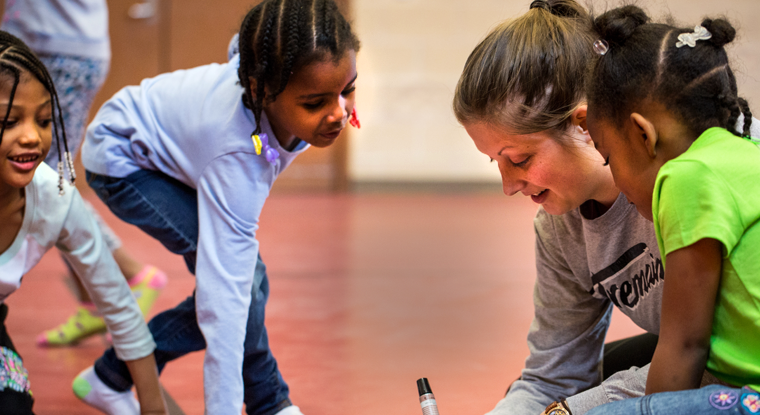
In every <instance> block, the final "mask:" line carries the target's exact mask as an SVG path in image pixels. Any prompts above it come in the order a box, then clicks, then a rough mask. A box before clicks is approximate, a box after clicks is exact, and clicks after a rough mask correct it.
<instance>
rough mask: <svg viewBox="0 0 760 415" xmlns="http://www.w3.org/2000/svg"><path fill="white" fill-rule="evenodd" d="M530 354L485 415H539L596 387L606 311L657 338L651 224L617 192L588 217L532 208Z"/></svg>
mask: <svg viewBox="0 0 760 415" xmlns="http://www.w3.org/2000/svg"><path fill="white" fill-rule="evenodd" d="M534 225H535V231H536V267H537V279H536V285H535V289H534V293H533V302H534V306H535V317H534V320H533V323H532V324H531V327H530V331H529V333H528V346H529V349H530V356H529V357H528V359H527V360H526V362H525V369H523V371H522V376H521V377H520V379H519V380H517V381H515V383H514V384H512V387H511V389H510V391H509V393H508V394H507V396H506V397H505V398H504V399H502V400H501V401H500V402H499V403H498V404H497V406H496V408H495V409H494V410H493V411H492V412H491V413H490V414H492V415H497V414H498V415H502V414H507V413H509V414H539V413H541V411H542V410H543V409H544V407H546V405H548V404H549V403H551V402H553V401H555V400H557V399H559V398H565V397H568V396H572V395H575V394H577V393H579V392H582V391H584V390H586V389H589V388H591V387H594V386H596V385H599V383H600V382H601V380H602V378H601V365H600V364H601V359H602V348H603V346H604V338H605V335H606V334H607V328H608V326H609V323H610V316H611V314H612V307H613V306H616V307H618V308H619V309H620V310H621V311H622V312H623V313H624V314H626V315H627V316H629V317H630V318H631V319H632V320H633V321H634V322H635V323H636V324H637V325H638V326H640V327H642V328H644V329H645V330H647V331H648V332H650V333H653V334H657V333H658V332H659V322H660V318H659V314H660V313H659V310H660V301H661V299H662V281H663V279H662V278H663V274H664V272H663V267H662V261H661V259H660V254H659V250H658V249H657V239H656V237H655V234H654V228H653V226H652V224H651V222H649V221H647V220H646V219H644V218H643V217H642V216H641V215H639V213H638V211H637V210H636V207H635V206H634V205H632V204H630V203H629V202H628V199H626V197H625V196H624V195H623V194H622V193H621V194H620V195H619V196H618V198H617V200H616V201H615V203H614V204H613V205H612V207H610V209H609V210H608V211H607V212H605V213H604V214H603V215H601V216H600V217H598V218H596V219H592V220H589V219H586V218H584V217H583V216H582V215H581V213H580V209H575V210H573V211H571V212H568V213H566V214H564V215H559V216H554V215H550V214H548V213H546V212H545V211H544V210H543V209H539V211H538V214H537V215H536V218H535V220H534Z"/></svg>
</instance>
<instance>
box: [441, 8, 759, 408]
mask: <svg viewBox="0 0 760 415" xmlns="http://www.w3.org/2000/svg"><path fill="white" fill-rule="evenodd" d="M526 4H527V3H526ZM589 19H590V17H589V15H588V12H587V11H586V10H585V9H584V8H583V7H582V6H581V5H580V4H578V3H577V2H575V1H572V0H536V1H533V2H531V3H530V9H529V10H528V11H527V12H526V13H524V14H522V15H520V16H518V17H516V18H514V19H509V20H507V21H505V22H503V23H502V24H500V25H498V26H497V27H496V28H494V29H493V30H492V31H491V32H490V33H489V34H488V35H487V36H486V38H485V39H484V40H483V41H481V42H480V44H478V45H477V46H476V47H475V48H474V50H473V51H472V53H471V54H470V56H469V57H468V59H467V63H466V64H465V66H464V69H463V71H462V75H461V77H460V79H459V82H458V84H457V89H456V93H455V97H454V102H453V107H454V113H455V115H456V117H457V119H458V121H459V122H460V123H461V124H462V125H463V126H464V127H465V129H466V130H467V133H468V135H469V136H470V137H471V138H472V140H473V142H474V143H475V145H476V146H477V148H478V150H479V151H480V152H482V153H484V154H485V155H487V156H489V157H490V158H491V159H492V160H493V162H494V164H497V165H498V168H499V171H500V173H501V178H502V182H503V187H504V193H505V194H506V195H508V196H512V195H522V196H526V197H530V198H531V199H532V200H533V202H534V203H536V204H539V205H541V207H540V208H539V210H538V212H537V214H536V217H535V219H534V228H535V236H536V287H535V290H534V301H533V303H534V319H533V322H532V324H531V328H530V331H529V332H528V334H527V343H528V345H529V347H530V356H529V357H528V358H527V359H526V361H525V367H524V368H523V370H522V372H521V376H520V377H519V378H518V379H517V380H515V381H514V382H513V383H512V384H511V385H510V387H509V389H508V390H507V393H506V396H504V397H502V398H501V399H500V400H499V402H498V403H497V404H496V405H495V407H494V409H493V410H492V411H490V412H489V415H508V414H521V415H522V414H526V415H527V414H531V415H533V414H539V413H541V412H542V410H543V409H544V408H545V407H546V406H547V405H549V404H550V403H552V401H555V400H561V398H566V400H565V401H564V404H565V405H567V406H568V409H570V410H572V413H573V414H574V415H582V414H584V413H585V412H586V411H588V410H589V409H591V408H593V407H595V406H598V405H601V404H604V403H607V402H611V401H614V400H619V399H627V398H631V397H636V396H643V395H644V392H645V387H646V377H647V372H648V369H649V365H648V363H649V362H650V361H651V358H652V354H653V353H654V348H655V345H656V342H657V336H656V335H657V334H658V332H659V328H660V299H661V296H662V285H663V284H662V281H663V279H662V278H659V276H660V275H662V274H661V271H662V263H661V260H660V253H659V250H658V249H657V238H656V236H655V232H654V227H653V226H652V223H651V222H649V221H647V220H646V219H644V218H643V217H642V216H641V215H640V214H639V213H638V212H637V211H636V208H635V207H634V206H632V205H630V204H629V202H628V199H626V197H625V196H624V195H623V194H622V193H621V192H620V190H619V189H618V188H617V187H616V186H615V183H614V181H613V178H612V174H611V173H610V169H609V167H608V166H606V167H605V166H603V163H604V160H603V159H602V158H601V156H600V155H599V153H598V152H597V151H596V150H595V149H594V146H593V141H592V140H591V136H590V135H589V134H588V131H587V129H586V116H587V113H588V111H587V106H586V92H585V90H584V86H585V82H584V80H585V77H586V68H587V65H588V64H589V63H590V62H591V60H592V59H593V57H594V56H595V55H594V51H593V48H592V45H593V43H594V40H595V39H596V37H595V36H596V35H595V34H593V33H592V31H591V28H590V26H591V25H590V24H589ZM737 124H739V125H741V124H742V121H741V120H738V121H737ZM756 126H760V123H758V122H755V123H753V124H752V129H753V131H755V130H756ZM739 128H741V127H739ZM757 131H758V132H760V129H757ZM753 135H754V134H753ZM758 135H760V134H758ZM642 275H644V276H649V277H650V278H649V279H648V281H647V283H644V281H642ZM637 281H638V282H641V285H639V284H638V283H637ZM621 288H628V289H629V290H628V291H627V292H626V291H625V290H624V289H621ZM613 307H616V308H618V309H619V311H621V312H622V313H623V314H625V315H626V316H628V317H629V318H630V319H631V320H632V321H633V322H634V323H635V324H636V325H637V326H639V327H641V328H642V329H644V330H645V331H646V332H647V333H645V334H643V335H640V336H635V337H633V338H628V339H623V340H620V341H617V342H613V343H608V344H605V335H606V332H607V328H608V327H609V324H610V316H611V313H612V308H613ZM505 389H507V388H506V385H505Z"/></svg>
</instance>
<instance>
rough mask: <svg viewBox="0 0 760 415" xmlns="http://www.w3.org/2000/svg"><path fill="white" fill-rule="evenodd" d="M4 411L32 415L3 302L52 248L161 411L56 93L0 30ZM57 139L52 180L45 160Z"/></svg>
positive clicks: (146, 400)
mask: <svg viewBox="0 0 760 415" xmlns="http://www.w3.org/2000/svg"><path fill="white" fill-rule="evenodd" d="M0 113H1V114H2V115H1V116H2V117H3V118H2V120H3V121H2V124H0V412H2V413H3V414H31V413H32V404H33V400H32V395H31V391H30V385H29V381H28V377H27V372H26V369H24V366H23V362H22V361H21V358H20V357H19V355H18V353H17V352H16V349H15V348H14V346H13V342H12V341H11V339H10V336H9V335H8V333H7V331H6V328H5V324H4V321H5V318H6V316H7V315H8V306H7V305H6V304H5V303H4V300H5V298H7V297H8V296H9V295H10V294H12V293H13V292H14V291H15V290H16V289H18V288H19V287H20V285H21V279H22V277H23V276H24V274H26V273H27V272H28V271H29V270H30V269H31V268H32V267H34V266H35V265H36V264H37V263H38V262H39V260H40V259H41V258H42V255H43V254H44V253H45V252H46V251H47V250H49V249H50V248H52V247H53V246H55V247H57V248H58V249H59V250H60V252H61V253H62V254H63V255H64V257H65V258H66V260H67V262H68V263H69V264H71V266H72V268H74V269H75V270H76V271H77V274H78V275H80V276H81V277H82V282H83V283H84V284H85V286H86V288H87V290H88V291H89V293H90V294H91V296H92V298H93V301H94V303H95V305H96V306H97V309H98V310H99V311H100V312H101V313H102V314H103V317H104V320H105V322H106V325H107V326H108V329H109V330H110V331H111V333H112V336H113V343H114V348H115V349H116V353H118V355H119V356H120V358H122V359H124V360H125V361H126V367H127V370H128V371H129V373H130V374H131V375H132V376H133V378H134V379H135V382H136V384H137V385H138V386H137V391H138V396H139V398H140V406H141V407H142V408H143V411H142V413H143V414H148V413H155V414H163V413H165V409H164V406H165V405H164V402H163V398H162V396H161V391H160V389H159V385H158V372H157V371H156V369H155V359H154V356H153V350H154V349H155V343H154V342H153V339H152V337H151V335H150V332H149V330H148V327H147V325H146V324H145V322H144V320H143V317H142V314H141V313H140V309H139V307H138V305H137V303H136V302H135V300H134V298H133V297H132V295H131V293H130V290H129V286H128V285H127V283H126V281H125V279H124V276H123V275H122V274H121V271H120V270H119V267H118V265H117V264H116V262H115V261H114V259H113V256H112V255H111V252H110V250H109V249H108V247H107V245H106V244H105V242H104V241H103V236H102V235H101V233H100V230H99V227H98V225H97V224H96V223H95V221H94V220H93V219H92V218H91V216H90V215H89V213H88V211H87V210H86V209H85V207H84V202H83V200H82V198H81V196H80V195H79V193H78V192H77V190H76V188H75V187H73V186H72V185H71V184H72V183H70V182H69V181H66V180H64V170H65V169H68V170H69V177H70V178H71V181H72V182H73V180H74V176H73V166H72V163H71V156H70V153H69V148H68V142H67V140H66V133H65V130H64V127H63V118H62V116H61V109H60V104H59V101H58V95H57V93H56V91H55V87H54V86H53V81H52V79H51V78H50V75H49V73H48V72H47V70H46V68H45V66H44V65H43V64H42V62H41V61H40V60H39V59H38V58H37V57H36V56H35V55H34V53H33V52H32V51H31V50H30V49H29V48H28V47H27V46H26V45H25V44H24V43H23V42H22V41H21V40H19V39H18V38H16V37H14V36H13V35H10V34H8V33H7V32H2V31H0ZM53 136H55V146H56V148H57V150H58V154H59V159H58V174H57V175H56V173H55V171H53V170H52V169H51V168H50V167H48V166H47V165H46V164H45V163H43V161H44V160H45V156H47V154H48V153H49V151H50V147H51V144H52V142H53V139H54V138H53Z"/></svg>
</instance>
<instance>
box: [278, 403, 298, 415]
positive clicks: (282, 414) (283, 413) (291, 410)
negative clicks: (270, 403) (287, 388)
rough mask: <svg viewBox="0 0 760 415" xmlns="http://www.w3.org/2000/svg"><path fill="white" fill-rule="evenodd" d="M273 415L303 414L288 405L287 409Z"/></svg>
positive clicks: (296, 408)
mask: <svg viewBox="0 0 760 415" xmlns="http://www.w3.org/2000/svg"><path fill="white" fill-rule="evenodd" d="M275 415H303V414H302V413H301V408H299V407H297V406H295V405H290V406H288V407H287V408H284V409H282V410H280V412H277V413H276V414H275Z"/></svg>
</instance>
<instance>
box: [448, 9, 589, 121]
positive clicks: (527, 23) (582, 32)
mask: <svg viewBox="0 0 760 415" xmlns="http://www.w3.org/2000/svg"><path fill="white" fill-rule="evenodd" d="M590 23H591V20H590V17H589V14H588V12H587V11H586V9H584V8H583V7H582V6H581V5H579V4H578V3H577V2H575V1H573V0H536V1H534V2H533V3H531V9H530V10H529V11H528V12H527V13H525V14H524V15H522V16H520V17H518V18H516V19H513V20H508V21H506V22H504V23H502V24H500V25H499V26H498V27H496V28H495V29H494V30H493V31H491V33H490V34H489V35H488V36H487V37H486V38H485V39H484V40H483V41H482V42H480V44H479V45H478V46H477V47H475V49H474V50H473V51H472V53H471V54H470V57H469V58H468V59H467V63H466V64H465V67H464V70H463V72H462V76H461V77H460V78H459V82H458V83H457V87H456V92H455V95H454V103H453V105H454V113H455V115H456V117H457V119H458V120H459V122H460V123H462V124H465V123H473V122H484V123H488V124H493V125H497V126H501V127H506V128H507V129H509V130H510V131H511V132H514V133H516V134H531V133H536V132H539V131H546V130H557V131H565V130H566V129H567V127H568V123H569V122H570V116H571V115H572V113H573V111H574V110H575V109H576V108H577V107H578V105H580V104H582V103H584V100H585V93H584V85H585V83H584V79H585V75H586V68H587V65H588V63H589V62H590V61H591V58H592V56H593V53H594V52H593V49H592V44H593V42H594V38H593V35H592V32H591V25H590Z"/></svg>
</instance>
